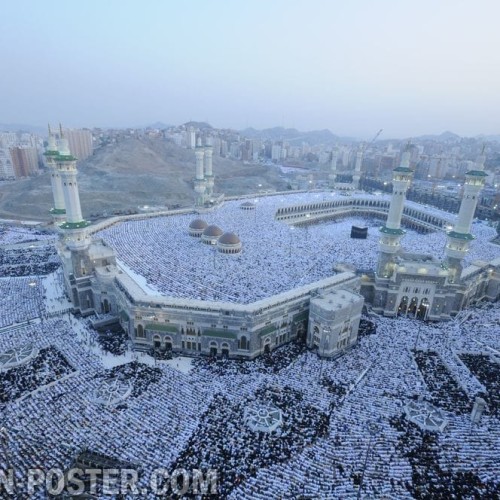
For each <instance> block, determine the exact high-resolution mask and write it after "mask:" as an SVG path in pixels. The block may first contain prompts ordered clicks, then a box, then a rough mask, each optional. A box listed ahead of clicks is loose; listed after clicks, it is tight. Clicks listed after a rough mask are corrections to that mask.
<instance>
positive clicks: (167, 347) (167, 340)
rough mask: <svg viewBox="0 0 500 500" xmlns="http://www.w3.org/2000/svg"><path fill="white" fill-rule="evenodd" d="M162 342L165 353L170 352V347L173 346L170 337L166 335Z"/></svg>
mask: <svg viewBox="0 0 500 500" xmlns="http://www.w3.org/2000/svg"><path fill="white" fill-rule="evenodd" d="M163 340H164V342H165V349H166V350H167V351H171V350H172V346H173V341H172V337H170V336H169V335H167V336H166V337H165V338H164V339H163Z"/></svg>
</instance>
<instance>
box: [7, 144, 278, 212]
mask: <svg viewBox="0 0 500 500" xmlns="http://www.w3.org/2000/svg"><path fill="white" fill-rule="evenodd" d="M78 170H79V184H80V200H81V205H82V211H83V215H84V217H86V218H90V217H91V216H92V215H96V214H99V215H100V214H102V213H103V212H105V213H107V214H108V215H110V214H112V213H113V212H115V211H123V210H132V211H133V210H137V208H138V206H143V205H150V206H152V205H154V206H165V205H168V206H172V205H176V204H179V205H180V206H190V205H192V203H193V199H194V192H193V183H192V179H193V177H194V173H195V155H194V152H193V151H192V150H186V149H183V148H180V147H178V146H176V145H175V144H173V143H172V142H169V141H165V140H164V139H150V138H141V139H139V138H126V139H122V140H120V141H119V142H117V143H113V144H109V145H106V146H104V147H102V148H99V149H98V150H96V151H95V153H94V155H93V156H92V157H90V158H89V159H87V160H86V161H83V162H79V165H78ZM213 171H214V175H215V187H216V191H217V192H223V193H225V194H226V195H228V196H230V195H237V194H245V193H251V192H255V191H257V189H258V187H257V186H258V185H259V184H262V187H261V188H260V189H277V190H281V189H286V182H285V180H284V179H283V178H282V177H281V176H280V175H279V172H278V170H277V169H276V168H274V167H269V166H261V165H245V164H243V163H242V162H239V161H233V160H228V159H225V158H219V157H217V156H215V155H214V158H213ZM51 206H52V193H51V188H50V178H49V175H48V172H44V173H43V174H42V175H40V176H38V177H35V178H31V179H23V180H19V181H15V182H9V183H4V184H0V217H2V218H16V219H19V218H32V219H37V220H48V219H49V214H48V210H49V209H50V207H51Z"/></svg>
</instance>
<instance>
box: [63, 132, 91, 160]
mask: <svg viewBox="0 0 500 500" xmlns="http://www.w3.org/2000/svg"><path fill="white" fill-rule="evenodd" d="M64 137H66V139H68V144H69V150H70V151H71V154H72V155H73V156H75V157H76V158H78V159H79V160H86V159H87V158H88V157H89V156H92V153H93V142H92V132H91V131H90V130H88V129H65V130H64Z"/></svg>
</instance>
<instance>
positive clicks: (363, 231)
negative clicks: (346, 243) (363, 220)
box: [351, 226, 368, 240]
mask: <svg viewBox="0 0 500 500" xmlns="http://www.w3.org/2000/svg"><path fill="white" fill-rule="evenodd" d="M367 236H368V228H367V227H357V226H351V238H357V239H358V240H366V238H367Z"/></svg>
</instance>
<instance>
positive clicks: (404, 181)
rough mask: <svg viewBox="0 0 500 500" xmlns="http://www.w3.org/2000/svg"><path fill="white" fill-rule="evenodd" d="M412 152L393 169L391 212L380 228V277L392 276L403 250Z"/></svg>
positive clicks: (404, 156)
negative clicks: (397, 258)
mask: <svg viewBox="0 0 500 500" xmlns="http://www.w3.org/2000/svg"><path fill="white" fill-rule="evenodd" d="M409 165H410V153H409V151H405V152H404V153H403V155H402V157H401V164H400V166H399V167H397V168H395V169H394V170H393V171H392V186H393V187H392V197H391V204H390V206H389V214H388V215H387V221H386V224H385V226H382V227H381V228H380V232H381V238H380V241H379V251H380V254H379V260H378V266H377V275H378V276H379V277H380V278H390V277H391V276H392V274H393V272H394V263H395V257H396V255H397V254H398V253H399V252H400V250H401V244H400V240H401V237H402V236H403V235H404V234H405V231H404V230H403V229H401V217H402V215H403V208H404V202H405V198H406V191H407V190H408V187H409V186H410V182H411V179H412V175H413V171H412V170H411V169H410V168H409Z"/></svg>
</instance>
